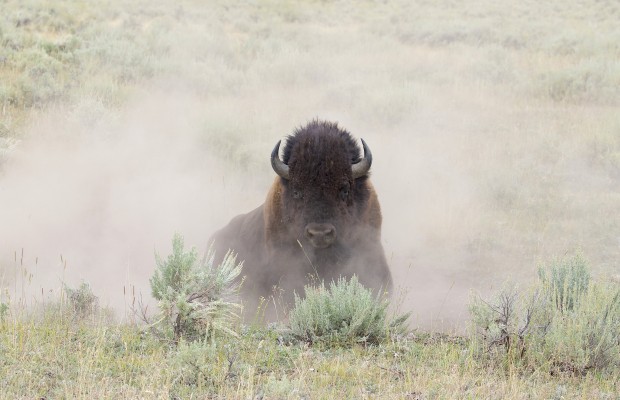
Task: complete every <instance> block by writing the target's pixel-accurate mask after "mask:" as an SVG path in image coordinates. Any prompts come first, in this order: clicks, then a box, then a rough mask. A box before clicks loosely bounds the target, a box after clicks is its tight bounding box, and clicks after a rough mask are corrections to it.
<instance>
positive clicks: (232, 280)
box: [150, 234, 242, 342]
mask: <svg viewBox="0 0 620 400" xmlns="http://www.w3.org/2000/svg"><path fill="white" fill-rule="evenodd" d="M183 247H184V244H183V238H182V236H180V235H178V234H176V235H175V236H174V238H173V240H172V254H170V255H169V256H168V257H167V258H166V259H165V260H164V259H162V258H161V257H160V256H159V255H158V254H157V253H156V254H155V260H156V264H157V268H156V270H155V272H154V274H153V276H152V277H151V279H150V283H151V290H152V293H153V297H154V298H155V299H156V300H158V302H159V303H158V304H159V310H160V315H159V317H158V320H157V321H156V322H155V324H154V326H155V327H157V328H158V329H159V330H160V332H161V333H162V334H163V335H164V336H165V337H168V338H172V339H173V340H174V341H175V342H178V341H179V340H180V339H181V338H184V339H186V340H196V339H209V338H210V339H212V338H214V336H215V335H218V334H224V335H232V336H236V332H235V330H234V325H235V324H236V323H237V321H238V319H239V311H240V309H241V305H240V304H239V303H238V302H237V301H236V300H237V295H238V291H239V287H240V284H241V282H240V280H239V279H238V278H239V274H240V273H241V268H242V264H241V263H237V260H236V256H235V255H234V254H233V253H231V252H229V253H227V254H226V255H225V257H224V259H223V261H222V262H221V264H220V265H214V257H215V254H214V253H213V252H212V251H211V250H209V251H208V252H207V253H206V254H205V255H204V257H202V258H200V259H199V258H198V253H197V251H196V249H195V248H191V249H190V250H189V251H184V248H183Z"/></svg>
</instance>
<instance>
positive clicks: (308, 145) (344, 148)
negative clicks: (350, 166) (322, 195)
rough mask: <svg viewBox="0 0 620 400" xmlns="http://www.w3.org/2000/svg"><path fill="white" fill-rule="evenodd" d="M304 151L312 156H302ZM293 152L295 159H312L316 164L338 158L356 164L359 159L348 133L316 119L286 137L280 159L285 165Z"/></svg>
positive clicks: (335, 124)
mask: <svg viewBox="0 0 620 400" xmlns="http://www.w3.org/2000/svg"><path fill="white" fill-rule="evenodd" d="M306 151H311V152H312V153H313V154H303V153H304V152H306ZM293 152H296V153H297V154H296V158H297V157H300V158H302V159H308V158H312V159H314V160H315V162H317V163H320V162H321V161H322V160H323V159H327V158H340V157H346V158H347V159H348V160H349V162H350V163H356V162H358V161H359V160H360V158H361V154H360V153H361V152H360V148H359V146H358V145H357V143H356V141H355V139H353V137H352V136H351V134H350V133H349V132H347V131H346V130H345V129H342V128H340V127H338V123H336V122H328V121H320V120H317V119H315V120H312V121H310V122H309V123H308V124H306V125H305V126H302V127H299V128H297V129H296V130H295V132H293V134H292V135H289V136H288V137H287V140H286V146H285V147H284V154H283V157H282V158H283V161H284V163H285V164H288V163H289V161H290V160H291V155H292V154H293ZM300 153H302V154H300Z"/></svg>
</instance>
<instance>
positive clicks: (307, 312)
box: [289, 276, 408, 345]
mask: <svg viewBox="0 0 620 400" xmlns="http://www.w3.org/2000/svg"><path fill="white" fill-rule="evenodd" d="M389 305H390V302H389V300H388V299H387V298H386V297H384V296H382V294H381V293H379V294H373V293H372V291H371V290H370V289H367V288H365V287H364V286H363V285H362V284H361V283H359V281H358V280H357V277H356V276H353V277H352V278H351V279H350V280H347V279H346V278H339V279H338V281H336V282H331V283H330V284H329V287H326V286H325V284H324V283H321V284H320V285H318V286H312V285H307V286H305V298H301V297H300V296H299V295H297V294H296V295H295V307H294V308H293V310H291V313H290V317H289V318H290V326H291V330H292V333H293V335H294V336H295V337H297V338H298V339H300V340H303V341H307V342H309V343H316V342H320V343H324V344H328V345H340V344H344V345H348V344H353V343H378V342H380V341H381V340H383V339H385V338H386V337H387V336H388V335H389V334H390V332H402V331H403V330H404V329H405V321H406V319H407V318H408V314H405V315H402V316H399V317H397V318H392V319H391V318H389V316H388V307H389Z"/></svg>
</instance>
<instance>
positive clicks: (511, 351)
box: [470, 254, 620, 374]
mask: <svg viewBox="0 0 620 400" xmlns="http://www.w3.org/2000/svg"><path fill="white" fill-rule="evenodd" d="M539 277H540V280H539V282H538V284H537V285H536V286H535V288H534V291H533V294H531V295H526V294H524V293H522V292H519V291H518V290H517V289H516V288H514V287H506V288H504V289H502V290H501V291H500V293H499V294H498V295H496V296H495V297H494V298H493V299H491V300H489V301H485V300H482V299H481V298H480V297H479V296H475V297H474V298H473V299H472V302H471V304H470V313H471V316H472V325H473V328H474V330H475V331H474V334H473V338H472V349H473V350H474V351H475V352H477V353H478V354H479V355H483V356H485V357H489V358H490V359H497V358H499V359H500V360H503V361H504V362H509V363H516V364H519V365H523V366H529V367H531V368H536V369H538V368H545V369H548V370H549V371H551V372H568V373H572V374H584V373H586V372H587V371H588V370H591V369H595V370H603V369H613V368H617V367H620V341H619V340H618V338H619V337H620V289H619V288H618V286H617V285H613V284H606V283H600V282H591V281H590V273H589V269H588V265H587V262H586V261H585V260H584V258H583V257H582V256H581V255H580V254H577V255H575V256H572V257H566V258H564V259H560V260H555V261H553V262H552V263H551V264H549V265H548V266H543V267H541V268H540V270H539Z"/></svg>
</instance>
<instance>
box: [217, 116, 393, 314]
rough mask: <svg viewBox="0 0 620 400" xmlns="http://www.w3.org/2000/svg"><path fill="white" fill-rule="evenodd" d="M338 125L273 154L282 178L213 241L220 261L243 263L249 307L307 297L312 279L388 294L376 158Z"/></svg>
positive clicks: (310, 131) (317, 124)
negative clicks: (230, 255) (278, 296)
mask: <svg viewBox="0 0 620 400" xmlns="http://www.w3.org/2000/svg"><path fill="white" fill-rule="evenodd" d="M361 142H362V147H363V151H364V154H363V157H362V155H361V152H360V148H359V147H358V145H357V144H356V142H355V140H354V139H353V137H352V136H351V134H350V133H349V132H347V131H346V130H344V129H341V128H340V127H338V125H337V124H336V123H330V122H326V121H319V120H314V121H312V122H310V123H308V124H307V125H306V126H304V127H301V128H299V129H297V130H296V131H295V132H294V133H293V134H292V135H290V136H288V138H287V141H286V145H285V146H284V151H283V158H282V160H281V159H280V155H279V152H280V141H279V142H278V143H277V144H276V146H275V147H274V149H273V151H272V152H271V166H272V167H273V170H274V171H275V172H276V174H277V175H278V176H277V177H276V178H275V181H274V182H273V184H272V186H271V189H270V190H269V193H268V194H267V198H266V200H265V202H264V204H262V205H261V206H259V207H258V208H256V209H254V210H253V211H250V212H249V213H247V214H242V215H238V216H236V217H235V218H233V219H232V220H231V221H230V223H229V224H228V225H226V226H225V227H224V228H222V229H220V230H219V231H217V232H216V233H215V234H214V235H213V237H212V238H211V241H212V242H213V243H214V244H213V247H214V249H215V252H216V256H217V255H219V258H220V259H221V257H222V256H223V255H224V254H225V253H226V252H227V250H229V249H231V250H233V251H234V252H236V253H237V255H238V258H237V259H238V260H244V268H243V274H244V275H245V277H246V279H245V282H244V284H243V292H244V297H245V299H246V301H250V302H252V300H254V301H255V300H256V299H258V298H259V297H261V296H262V297H265V298H267V297H268V296H269V295H270V294H272V293H273V289H274V287H279V288H282V289H284V291H285V292H287V293H289V295H287V296H290V293H292V292H293V291H296V292H297V293H301V291H302V290H303V286H304V284H306V283H307V282H308V280H307V279H308V277H315V278H319V279H321V280H325V281H326V282H330V281H331V280H335V279H337V278H338V277H340V276H344V277H350V276H352V275H353V274H355V275H357V277H358V279H359V281H360V282H361V283H362V284H364V285H365V286H367V287H370V288H374V289H377V290H379V289H383V290H389V289H390V288H391V286H392V277H391V274H390V270H389V268H388V264H387V261H386V258H385V253H384V250H383V246H382V245H381V220H382V217H381V209H380V207H379V200H378V198H377V193H376V192H375V190H374V188H373V186H372V184H371V183H370V180H369V178H368V175H369V170H370V166H371V164H372V154H371V152H370V149H369V148H368V145H367V144H366V142H364V140H363V139H362V140H361Z"/></svg>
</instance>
